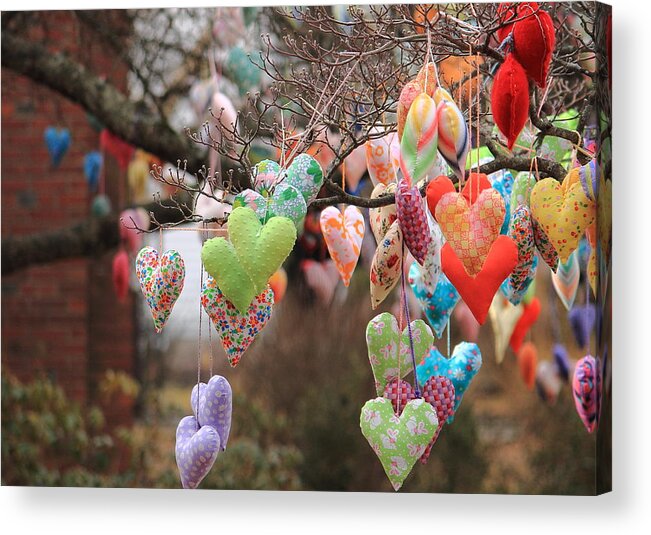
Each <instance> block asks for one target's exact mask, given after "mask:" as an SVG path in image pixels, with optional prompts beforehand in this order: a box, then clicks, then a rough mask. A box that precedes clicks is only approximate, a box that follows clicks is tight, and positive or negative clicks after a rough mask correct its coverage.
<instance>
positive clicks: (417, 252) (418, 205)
mask: <svg viewBox="0 0 651 535" xmlns="http://www.w3.org/2000/svg"><path fill="white" fill-rule="evenodd" d="M396 213H397V215H398V222H399V224H400V228H401V229H402V235H403V239H404V240H405V245H406V246H407V249H409V251H410V252H411V254H412V255H413V256H414V258H415V259H416V261H417V262H418V263H419V264H421V265H422V264H423V262H424V261H425V255H426V254H427V249H428V247H429V244H430V241H431V237H430V230H429V225H428V223H427V214H426V213H425V208H424V206H423V198H422V197H421V196H420V191H419V190H418V187H417V186H415V185H414V186H410V185H409V184H408V183H407V181H406V180H404V179H403V180H401V181H400V182H399V183H398V188H397V190H396Z"/></svg>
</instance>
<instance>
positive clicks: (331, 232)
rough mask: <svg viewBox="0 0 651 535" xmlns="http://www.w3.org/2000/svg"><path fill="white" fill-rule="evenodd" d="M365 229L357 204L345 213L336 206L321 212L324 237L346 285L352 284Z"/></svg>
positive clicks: (348, 208) (349, 207)
mask: <svg viewBox="0 0 651 535" xmlns="http://www.w3.org/2000/svg"><path fill="white" fill-rule="evenodd" d="M364 230H365V224H364V216H363V215H362V212H360V211H359V209H358V208H357V207H356V206H348V207H347V208H346V210H345V211H344V213H343V214H342V213H341V212H340V211H339V209H338V208H336V207H334V206H328V207H327V208H325V209H324V210H323V211H322V212H321V231H322V232H323V238H324V240H325V242H326V245H327V246H328V251H329V252H330V256H331V257H332V260H333V261H334V263H335V265H336V266H337V270H338V271H339V274H340V275H341V280H342V281H343V283H344V286H348V285H349V284H350V279H351V278H352V276H353V271H355V266H356V265H357V261H358V260H359V255H360V253H361V250H362V240H363V239H364Z"/></svg>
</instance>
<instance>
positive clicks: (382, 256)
mask: <svg viewBox="0 0 651 535" xmlns="http://www.w3.org/2000/svg"><path fill="white" fill-rule="evenodd" d="M401 270H402V230H400V224H399V223H398V221H397V220H396V221H394V222H393V223H392V224H391V227H390V228H389V231H388V232H387V233H386V235H385V236H384V238H383V239H382V241H380V242H379V243H378V245H377V249H376V250H375V254H374V255H373V262H372V263H371V276H370V282H371V308H373V310H375V309H376V308H377V307H378V305H379V304H380V303H382V301H384V300H385V299H386V297H387V295H389V293H390V292H391V290H393V288H394V287H395V285H396V284H398V280H400V273H401Z"/></svg>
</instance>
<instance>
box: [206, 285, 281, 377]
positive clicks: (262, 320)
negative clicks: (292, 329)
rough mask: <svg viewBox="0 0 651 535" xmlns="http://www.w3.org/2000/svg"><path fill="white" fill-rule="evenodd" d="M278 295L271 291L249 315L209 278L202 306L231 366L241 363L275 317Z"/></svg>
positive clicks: (256, 299)
mask: <svg viewBox="0 0 651 535" xmlns="http://www.w3.org/2000/svg"><path fill="white" fill-rule="evenodd" d="M273 304H274V292H273V290H272V289H271V287H269V286H267V288H266V289H265V290H264V291H263V292H262V293H260V294H258V295H257V296H255V297H254V298H253V301H252V302H251V304H250V305H249V307H248V309H247V310H246V312H244V313H242V312H240V311H239V310H238V309H237V307H236V306H235V305H233V303H231V302H230V301H229V300H228V299H226V298H225V297H224V294H223V293H222V292H221V290H220V289H219V287H218V286H217V282H216V281H215V279H214V278H212V277H211V276H210V275H208V276H207V277H206V279H205V281H204V283H203V288H202V289H201V305H202V306H203V308H204V310H205V311H206V313H207V314H208V316H209V317H210V319H211V320H212V323H213V325H214V326H215V330H216V331H217V333H218V334H219V337H220V338H221V341H222V346H223V347H224V351H225V352H226V357H227V358H228V362H229V363H230V365H231V366H233V367H235V366H237V365H238V363H239V362H240V359H241V358H242V355H243V354H244V352H245V351H246V350H247V349H248V348H249V346H250V345H251V344H252V343H253V340H254V339H255V337H256V336H257V335H258V333H259V332H260V331H261V330H262V329H263V328H264V326H265V325H266V324H267V321H269V318H270V317H271V311H272V309H273Z"/></svg>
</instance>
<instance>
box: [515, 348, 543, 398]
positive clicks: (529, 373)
mask: <svg viewBox="0 0 651 535" xmlns="http://www.w3.org/2000/svg"><path fill="white" fill-rule="evenodd" d="M517 357H518V368H519V369H520V377H522V380H523V381H524V384H525V385H526V386H527V388H528V389H529V390H533V388H534V386H535V384H536V367H537V365H538V350H537V349H536V346H535V345H533V344H532V343H531V342H525V343H524V344H522V347H520V349H519V350H518V352H517Z"/></svg>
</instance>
